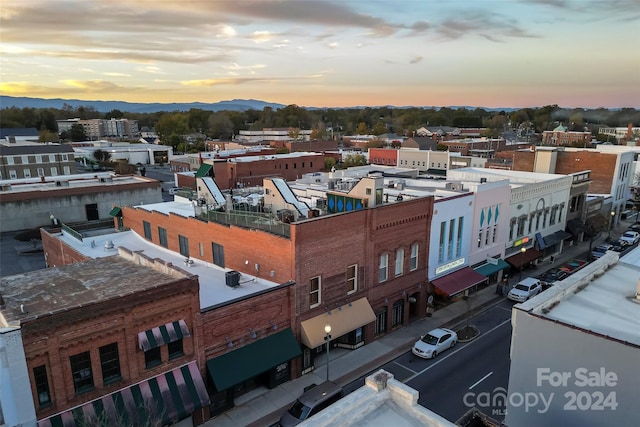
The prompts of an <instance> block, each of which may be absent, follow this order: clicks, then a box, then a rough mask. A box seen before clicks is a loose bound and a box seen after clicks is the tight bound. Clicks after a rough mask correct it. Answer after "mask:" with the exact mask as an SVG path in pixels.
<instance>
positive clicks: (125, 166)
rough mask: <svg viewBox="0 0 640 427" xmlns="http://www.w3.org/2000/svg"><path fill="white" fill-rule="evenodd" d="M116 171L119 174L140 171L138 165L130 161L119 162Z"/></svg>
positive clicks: (131, 173) (132, 173) (130, 173)
mask: <svg viewBox="0 0 640 427" xmlns="http://www.w3.org/2000/svg"><path fill="white" fill-rule="evenodd" d="M114 171H115V173H116V174H118V175H134V174H136V173H137V172H138V167H137V166H136V165H132V164H129V163H124V162H118V163H116V167H115V169H114Z"/></svg>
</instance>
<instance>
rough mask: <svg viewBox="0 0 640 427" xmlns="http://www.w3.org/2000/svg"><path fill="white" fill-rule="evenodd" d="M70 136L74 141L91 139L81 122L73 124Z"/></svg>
mask: <svg viewBox="0 0 640 427" xmlns="http://www.w3.org/2000/svg"><path fill="white" fill-rule="evenodd" d="M69 138H70V139H71V140H72V141H73V142H79V141H86V140H87V139H89V138H88V137H87V134H86V133H84V128H83V127H82V125H80V124H75V125H71V129H69Z"/></svg>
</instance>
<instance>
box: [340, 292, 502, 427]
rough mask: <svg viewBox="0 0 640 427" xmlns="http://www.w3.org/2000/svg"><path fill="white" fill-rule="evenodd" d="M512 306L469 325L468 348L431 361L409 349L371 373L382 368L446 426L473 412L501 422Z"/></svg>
mask: <svg viewBox="0 0 640 427" xmlns="http://www.w3.org/2000/svg"><path fill="white" fill-rule="evenodd" d="M512 306H513V303H511V302H510V301H503V302H501V303H500V304H498V305H496V306H494V307H492V308H490V309H489V310H487V311H484V312H482V313H480V314H478V315H476V316H475V317H472V318H471V319H469V324H471V325H474V326H475V327H477V328H478V329H479V330H480V335H479V336H478V337H477V338H475V339H474V340H472V341H470V342H467V343H458V344H457V345H456V346H455V347H454V348H453V349H450V350H447V351H445V352H444V353H442V354H439V355H438V356H437V357H436V358H435V359H433V360H424V359H421V358H419V357H417V356H415V355H413V353H411V349H410V348H408V349H407V352H406V353H404V354H403V355H401V356H399V357H398V358H396V359H395V360H393V361H391V362H389V363H387V364H385V365H383V366H380V367H379V368H377V369H375V370H374V371H376V370H378V369H380V368H382V369H385V370H386V371H388V372H391V373H392V374H393V375H394V377H395V378H396V379H398V380H400V381H402V382H404V383H405V384H407V385H408V386H410V387H411V388H413V389H415V390H418V392H419V393H420V396H419V398H418V403H419V404H420V405H422V406H424V407H426V408H428V409H429V410H431V411H433V412H435V413H437V414H439V415H441V416H443V417H445V418H446V419H448V420H450V421H453V422H455V421H456V420H458V419H459V418H460V417H461V416H462V415H464V414H465V412H467V411H468V410H469V409H470V407H473V406H476V407H478V409H480V410H481V411H482V412H484V413H485V414H487V415H489V416H492V417H493V418H495V419H497V420H499V421H502V420H503V419H504V415H505V412H504V411H505V406H504V397H505V396H506V389H507V386H508V385H509V368H510V360H509V349H510V346H511V307H512ZM460 326H463V325H460ZM425 332H427V331H425ZM417 338H418V337H416V339H417ZM367 375H369V374H367ZM364 378H365V377H364V376H363V377H362V378H359V379H358V380H356V381H354V382H353V383H351V384H349V385H347V386H346V387H345V392H346V393H350V392H351V391H353V390H355V389H356V388H358V387H361V386H362V385H363V384H364Z"/></svg>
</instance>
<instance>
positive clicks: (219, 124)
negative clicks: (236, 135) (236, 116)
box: [207, 111, 233, 139]
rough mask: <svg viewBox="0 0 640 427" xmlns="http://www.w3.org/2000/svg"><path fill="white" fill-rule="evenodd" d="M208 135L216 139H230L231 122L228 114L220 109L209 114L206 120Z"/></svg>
mask: <svg viewBox="0 0 640 427" xmlns="http://www.w3.org/2000/svg"><path fill="white" fill-rule="evenodd" d="M207 125H208V130H207V132H208V133H209V136H210V137H211V138H216V139H231V137H232V136H233V122H232V121H231V119H230V118H229V115H228V114H227V113H226V112H224V111H220V112H217V113H214V114H212V115H211V116H209V119H208V120H207Z"/></svg>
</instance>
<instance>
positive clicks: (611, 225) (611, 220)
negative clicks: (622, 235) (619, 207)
mask: <svg viewBox="0 0 640 427" xmlns="http://www.w3.org/2000/svg"><path fill="white" fill-rule="evenodd" d="M614 216H616V213H615V211H611V218H610V219H609V241H611V230H613V217H614Z"/></svg>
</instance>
